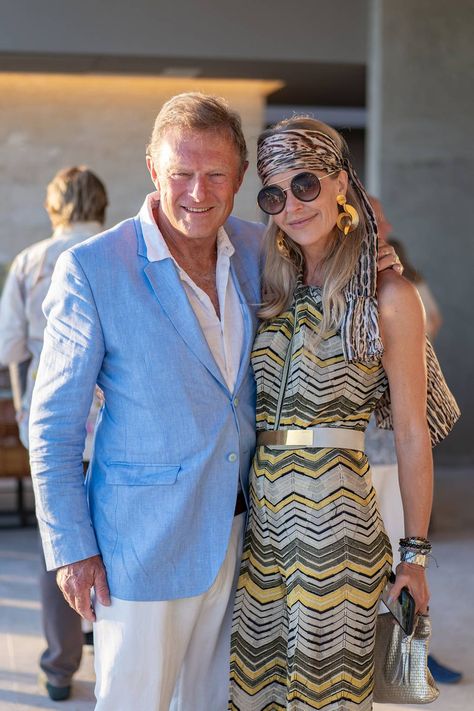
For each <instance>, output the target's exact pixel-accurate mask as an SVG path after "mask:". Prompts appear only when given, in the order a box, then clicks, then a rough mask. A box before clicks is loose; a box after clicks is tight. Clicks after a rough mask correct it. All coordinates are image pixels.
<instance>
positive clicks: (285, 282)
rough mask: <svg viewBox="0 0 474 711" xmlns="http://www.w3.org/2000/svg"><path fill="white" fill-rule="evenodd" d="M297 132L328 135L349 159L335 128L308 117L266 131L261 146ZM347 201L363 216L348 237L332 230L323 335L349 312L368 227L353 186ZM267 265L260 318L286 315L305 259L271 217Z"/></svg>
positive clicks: (326, 267)
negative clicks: (349, 292) (347, 291)
mask: <svg viewBox="0 0 474 711" xmlns="http://www.w3.org/2000/svg"><path fill="white" fill-rule="evenodd" d="M294 129H302V130H310V131H320V132H321V133H324V134H326V135H328V136H329V137H330V138H331V139H332V140H333V141H334V143H335V144H336V146H337V147H338V148H339V150H340V153H341V159H342V161H343V162H345V161H347V160H349V151H348V148H347V144H346V142H345V140H344V139H343V138H342V136H341V135H340V134H339V133H338V132H337V131H336V130H335V129H333V128H331V127H330V126H328V125H327V124H325V123H323V122H322V121H317V120H316V119H312V118H309V117H306V116H296V117H294V118H291V119H287V120H285V121H281V122H280V123H278V124H276V125H275V126H273V127H272V128H270V129H267V130H266V131H264V132H263V133H262V134H261V135H260V137H259V139H258V142H259V144H260V143H261V142H262V141H264V140H265V139H266V138H267V137H269V136H271V135H273V134H274V133H281V132H282V131H286V130H288V131H291V130H294ZM337 175H338V174H335V175H331V176H330V177H329V178H328V180H335V179H336V178H337ZM346 197H347V202H348V203H349V204H350V205H353V206H354V207H355V209H356V210H357V212H358V213H359V216H360V218H361V219H360V222H359V226H358V227H357V228H356V229H355V230H354V231H353V232H351V233H350V234H349V235H347V236H345V235H344V234H343V233H342V232H341V231H340V230H339V229H338V228H337V227H336V226H334V229H333V240H332V243H331V246H330V248H329V251H328V253H327V254H326V256H325V258H324V262H323V265H322V274H323V288H322V305H323V319H322V322H321V326H320V334H321V336H322V335H323V334H324V333H327V332H328V331H329V330H331V329H333V328H338V327H339V326H340V324H341V321H342V317H343V315H344V312H345V309H346V299H345V297H344V293H343V289H344V287H345V286H346V285H347V284H348V282H349V280H350V278H351V276H352V274H353V273H354V270H355V268H356V266H357V263H358V260H359V254H360V249H361V245H362V242H363V240H364V239H365V236H366V229H367V227H366V224H365V220H364V217H363V215H364V213H363V211H362V208H361V205H360V202H359V199H358V197H357V195H356V193H355V191H354V189H353V188H352V186H351V184H350V183H348V186H347V193H346ZM281 238H283V239H284V242H285V244H286V246H287V248H288V250H287V251H288V253H287V254H286V253H284V252H283V251H281V250H280V249H278V242H279V241H280V240H281ZM264 256H265V265H264V269H263V277H262V306H261V309H260V311H259V316H260V318H262V319H271V318H274V317H275V316H278V315H279V314H281V313H283V312H284V311H285V310H286V309H288V307H289V306H290V304H291V302H292V299H293V292H294V289H295V286H296V283H297V278H298V274H299V273H300V272H301V271H302V270H303V269H304V257H303V253H302V251H301V249H300V247H299V246H298V245H297V244H296V243H295V242H294V241H293V240H292V239H291V237H289V236H288V235H287V234H286V233H285V232H283V231H282V230H281V229H280V228H279V227H277V225H276V224H275V223H274V222H273V220H272V218H270V222H269V225H268V228H267V230H266V233H265V237H264Z"/></svg>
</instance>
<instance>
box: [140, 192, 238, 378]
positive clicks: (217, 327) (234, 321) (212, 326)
mask: <svg viewBox="0 0 474 711" xmlns="http://www.w3.org/2000/svg"><path fill="white" fill-rule="evenodd" d="M156 200H157V196H156V193H150V194H149V195H147V197H146V199H145V202H144V203H143V205H142V208H141V210H140V213H139V218H140V225H141V228H142V233H143V239H144V240H145V245H146V250H147V257H148V259H149V260H150V262H158V261H160V260H162V259H172V260H173V262H174V264H175V266H176V269H177V272H178V275H179V278H180V279H181V282H182V284H183V288H184V290H185V292H186V296H187V297H188V299H189V303H190V304H191V307H192V309H193V311H194V313H195V315H196V318H197V320H198V322H199V325H200V326H201V329H202V332H203V334H204V337H205V339H206V341H207V344H208V346H209V349H210V351H211V353H212V355H213V357H214V360H215V361H216V363H217V365H218V367H219V369H220V371H221V373H222V375H223V377H224V380H225V382H226V384H227V387H228V388H229V390H230V392H233V390H234V388H235V383H236V380H237V375H238V372H239V367H240V360H241V357H242V348H243V342H244V321H243V316H242V308H241V304H240V299H239V295H238V293H237V289H236V287H235V284H234V281H233V279H232V275H231V272H230V258H231V256H232V255H233V254H234V251H235V249H234V247H233V245H232V243H231V241H230V240H229V237H228V236H227V234H226V231H225V230H224V228H223V227H221V228H220V229H219V231H218V233H217V265H216V287H217V296H218V300H219V309H220V313H221V317H220V318H219V317H218V315H217V313H216V310H215V308H214V306H213V304H212V301H211V299H210V298H209V296H208V295H207V294H206V293H205V291H203V290H202V289H200V288H199V287H198V286H197V285H196V284H195V283H194V281H193V280H192V279H191V278H190V276H189V275H188V274H187V273H186V272H185V271H184V269H182V268H181V267H180V265H179V264H178V262H177V261H176V260H175V259H174V257H173V256H172V254H171V252H170V250H169V249H168V245H167V244H166V242H165V240H164V238H163V235H162V234H161V232H160V230H159V228H158V226H157V224H156V222H155V220H154V218H153V211H152V208H153V204H154V202H156Z"/></svg>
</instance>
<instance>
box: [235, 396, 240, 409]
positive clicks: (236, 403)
mask: <svg viewBox="0 0 474 711" xmlns="http://www.w3.org/2000/svg"><path fill="white" fill-rule="evenodd" d="M238 404H239V398H238V397H234V407H237V405H238Z"/></svg>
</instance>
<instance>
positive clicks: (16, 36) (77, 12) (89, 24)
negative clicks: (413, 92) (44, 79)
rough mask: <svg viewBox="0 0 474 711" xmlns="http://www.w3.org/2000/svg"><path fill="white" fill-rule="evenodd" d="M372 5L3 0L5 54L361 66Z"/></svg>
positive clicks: (346, 0)
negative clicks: (271, 61)
mask: <svg viewBox="0 0 474 711" xmlns="http://www.w3.org/2000/svg"><path fill="white" fill-rule="evenodd" d="M366 8H367V2H366V0H357V2H352V0H338V2H337V3H329V2H326V0H298V3H297V4H296V5H295V4H293V3H290V2H288V0H260V2H254V0H239V1H238V2H236V0H199V1H198V2H197V1H196V0H177V1H176V2H156V0H135V2H132V3H131V2H128V1H127V0H100V1H97V0H81V2H76V3H72V2H65V1H64V0H41V2H39V1H38V0H14V2H13V1H12V0H1V1H0V17H1V22H0V52H48V53H50V52H51V53H55V52H56V53H86V54H98V55H134V56H157V57H159V56H165V57H169V58H170V59H171V58H172V57H177V56H179V57H203V58H206V57H221V58H226V59H259V60H278V61H283V60H288V61H311V60H318V59H319V60H323V61H325V62H342V63H345V62H347V63H363V62H364V61H365V52H366V22H365V18H366Z"/></svg>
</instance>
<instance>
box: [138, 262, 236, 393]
mask: <svg viewBox="0 0 474 711" xmlns="http://www.w3.org/2000/svg"><path fill="white" fill-rule="evenodd" d="M144 271H145V275H146V277H147V279H148V281H149V282H150V284H151V287H152V289H153V291H154V292H155V296H156V298H157V299H158V301H159V302H160V304H161V306H162V308H163V311H164V312H165V313H166V315H167V316H168V318H169V319H170V321H171V323H172V324H173V326H174V327H175V329H176V331H177V332H178V334H179V335H180V336H181V338H182V339H183V341H184V342H185V343H186V345H187V346H188V348H189V349H190V350H191V351H192V352H193V353H194V355H195V356H196V357H197V358H199V360H200V361H201V363H202V364H203V365H204V366H205V367H206V368H207V369H208V371H209V372H210V373H211V374H212V375H213V376H214V377H215V378H216V380H218V381H219V382H220V383H221V384H222V385H223V387H225V388H226V389H227V385H226V383H225V380H224V379H223V377H222V373H221V371H220V370H219V367H218V366H217V363H216V361H215V360H214V358H213V356H212V353H211V351H210V350H209V346H208V345H207V341H206V339H205V337H204V334H203V332H202V330H201V326H200V325H199V321H198V320H197V318H196V314H195V313H194V311H193V309H192V306H191V304H190V303H189V300H188V297H187V296H186V292H185V290H184V288H183V285H182V284H181V280H180V278H179V276H178V273H177V271H176V268H175V266H174V264H173V262H172V260H171V259H164V260H161V261H159V262H148V264H147V265H146V266H145V269H144Z"/></svg>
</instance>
